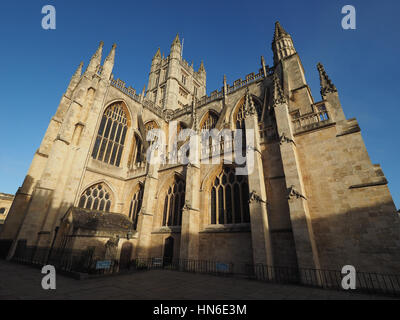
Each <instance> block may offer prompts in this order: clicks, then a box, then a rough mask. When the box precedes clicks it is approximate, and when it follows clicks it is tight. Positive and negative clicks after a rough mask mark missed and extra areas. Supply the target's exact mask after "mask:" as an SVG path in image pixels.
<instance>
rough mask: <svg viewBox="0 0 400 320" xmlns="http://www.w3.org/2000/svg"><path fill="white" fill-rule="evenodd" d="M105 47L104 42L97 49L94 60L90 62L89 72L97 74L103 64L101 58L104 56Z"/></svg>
mask: <svg viewBox="0 0 400 320" xmlns="http://www.w3.org/2000/svg"><path fill="white" fill-rule="evenodd" d="M103 46H104V42H103V41H100V44H99V47H98V48H97V50H96V52H95V53H94V55H93V56H92V59H91V60H90V63H89V66H88V67H87V70H86V71H87V72H93V73H94V72H96V71H97V69H98V67H99V66H100V63H101V56H102V54H103Z"/></svg>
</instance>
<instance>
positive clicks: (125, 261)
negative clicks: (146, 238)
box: [119, 242, 133, 269]
mask: <svg viewBox="0 0 400 320" xmlns="http://www.w3.org/2000/svg"><path fill="white" fill-rule="evenodd" d="M132 249H133V246H132V243H130V242H125V243H124V244H123V245H122V248H121V255H120V259H119V268H120V269H128V268H129V264H130V262H131V256H132Z"/></svg>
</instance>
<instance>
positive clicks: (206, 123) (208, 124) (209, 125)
mask: <svg viewBox="0 0 400 320" xmlns="http://www.w3.org/2000/svg"><path fill="white" fill-rule="evenodd" d="M217 122H218V116H217V115H216V114H215V113H213V112H208V113H207V115H206V116H205V117H204V119H203V121H202V122H201V125H200V128H201V129H202V130H211V129H214V128H215V126H216V125H217Z"/></svg>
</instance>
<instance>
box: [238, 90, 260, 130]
mask: <svg viewBox="0 0 400 320" xmlns="http://www.w3.org/2000/svg"><path fill="white" fill-rule="evenodd" d="M252 99H253V103H254V107H255V109H256V112H257V117H258V122H260V121H261V116H262V108H261V106H260V104H259V103H258V101H257V100H256V99H254V98H252ZM245 102H246V97H243V98H242V100H241V102H240V104H239V107H238V109H237V112H236V115H235V117H234V119H235V120H236V128H237V129H245V125H244V119H245V117H246V111H245V109H244V107H245Z"/></svg>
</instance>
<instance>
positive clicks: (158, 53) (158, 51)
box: [153, 48, 161, 60]
mask: <svg viewBox="0 0 400 320" xmlns="http://www.w3.org/2000/svg"><path fill="white" fill-rule="evenodd" d="M155 59H161V51H160V48H158V50H157V52H156V54H155V55H154V57H153V60H155Z"/></svg>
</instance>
